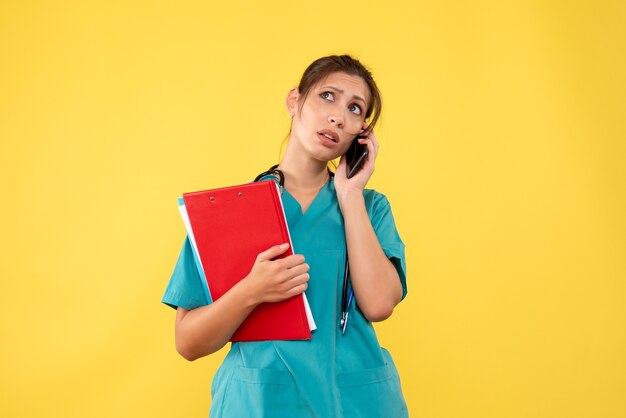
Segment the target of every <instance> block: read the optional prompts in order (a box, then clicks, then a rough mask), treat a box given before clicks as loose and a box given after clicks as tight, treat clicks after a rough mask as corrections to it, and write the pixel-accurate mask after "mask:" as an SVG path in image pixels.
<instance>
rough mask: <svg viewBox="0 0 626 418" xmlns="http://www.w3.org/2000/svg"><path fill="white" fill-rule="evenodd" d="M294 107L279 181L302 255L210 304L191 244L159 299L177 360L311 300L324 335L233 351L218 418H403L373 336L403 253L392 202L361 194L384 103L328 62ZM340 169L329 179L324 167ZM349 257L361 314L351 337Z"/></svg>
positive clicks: (350, 68) (349, 66)
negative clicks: (253, 318)
mask: <svg viewBox="0 0 626 418" xmlns="http://www.w3.org/2000/svg"><path fill="white" fill-rule="evenodd" d="M286 107H287V111H288V112H289V114H290V116H291V118H292V125H291V131H290V133H289V142H288V144H287V148H286V151H285V155H284V157H283V159H282V160H281V161H280V164H279V166H278V169H279V170H281V171H282V172H283V173H284V177H285V189H284V191H283V195H282V200H283V205H284V208H285V215H286V218H287V223H288V226H289V230H290V233H291V238H292V242H293V246H294V252H297V254H294V255H291V256H289V257H286V258H283V259H279V260H275V258H276V257H277V256H279V255H281V254H282V253H284V252H285V251H286V250H287V247H288V245H286V244H285V245H282V246H276V247H273V248H269V249H268V250H267V251H265V252H262V253H261V254H259V255H258V257H257V260H256V262H255V264H254V266H253V267H252V270H251V271H250V274H249V275H248V276H247V277H245V278H244V279H243V280H241V281H240V282H239V283H238V284H237V285H235V286H234V287H233V288H232V289H231V290H230V291H228V292H227V293H226V294H225V295H224V296H222V297H221V298H220V299H218V300H216V301H215V302H213V303H211V302H210V301H207V300H206V298H205V296H204V292H203V290H202V283H201V282H200V277H199V275H198V273H197V270H196V267H195V264H194V260H193V253H192V250H191V247H190V244H189V241H188V240H186V241H185V244H184V245H183V249H182V252H181V254H180V257H179V260H178V263H177V265H176V267H175V270H174V273H173V274H172V277H171V279H170V283H169V285H168V287H167V290H166V292H165V295H164V297H163V302H164V303H166V304H168V305H170V306H172V307H175V308H177V312H176V332H175V333H176V348H177V350H178V352H179V353H180V354H181V355H182V356H183V357H185V358H186V359H188V360H194V359H197V358H200V357H203V356H206V355H208V354H211V353H213V352H215V351H217V350H219V349H220V348H221V347H223V346H224V345H225V344H226V343H227V342H228V340H229V338H230V337H231V335H232V334H233V333H234V331H235V330H236V329H237V327H238V326H239V325H240V324H241V323H242V322H243V320H244V319H245V318H246V317H247V316H248V314H249V313H250V312H251V311H252V310H253V309H254V308H255V307H256V306H257V305H259V304H260V303H265V302H276V301H280V300H283V299H286V298H289V297H292V296H294V295H298V294H300V293H302V292H304V291H305V290H306V294H307V299H308V301H309V303H310V305H311V310H312V313H313V316H314V318H315V322H316V324H317V330H315V331H313V332H312V339H311V340H299V341H261V342H241V343H233V344H232V345H231V348H230V352H229V353H228V355H227V356H226V358H225V360H224V362H223V364H222V365H221V367H220V368H219V370H218V372H217V373H216V375H215V378H214V381H213V385H212V389H211V392H212V399H213V401H212V405H211V412H210V416H211V417H289V418H305V417H320V418H330V417H391V418H396V417H405V416H407V415H408V413H407V409H406V404H405V402H404V398H403V396H402V391H401V389H400V381H399V378H398V374H397V371H396V368H395V366H394V364H393V361H392V359H391V357H390V355H389V353H388V352H387V351H386V350H385V349H383V348H381V347H380V346H379V344H378V341H377V339H376V334H375V332H374V328H373V327H372V324H371V322H375V321H382V320H384V319H386V318H388V317H389V316H390V315H391V313H392V311H393V309H394V307H395V306H396V305H397V304H398V303H399V302H400V301H401V300H402V299H403V298H404V296H405V295H406V279H405V260H404V244H403V243H402V241H401V240H400V237H399V235H398V232H397V230H396V227H395V224H394V220H393V215H392V213H391V209H390V206H389V202H388V201H387V199H386V198H385V196H383V195H382V194H379V193H377V192H375V191H373V190H366V189H365V186H366V184H367V182H368V180H369V178H370V177H371V175H372V173H373V172H374V163H375V160H376V155H377V153H378V141H377V140H376V136H375V135H374V132H373V127H374V125H375V123H376V121H377V120H378V117H379V114H380V109H381V101H380V93H379V91H378V88H377V86H376V84H375V82H374V80H373V79H372V76H371V74H370V72H369V71H368V70H367V69H366V68H365V67H363V65H362V64H361V63H360V62H359V61H357V60H356V59H354V58H352V57H350V56H347V55H343V56H328V57H324V58H320V59H318V60H316V61H315V62H313V63H312V64H311V65H310V66H309V67H308V68H307V70H306V71H305V72H304V75H303V77H302V80H301V81H300V84H299V86H298V88H294V89H292V90H291V91H290V92H289V93H288V95H287V99H286ZM357 135H360V136H361V138H360V139H358V141H359V142H360V143H361V144H364V145H365V146H367V149H368V152H369V153H368V156H367V157H366V160H365V162H364V164H363V165H362V167H361V169H360V170H359V171H358V172H357V173H356V174H355V175H354V176H352V177H351V178H348V176H347V174H346V161H345V156H344V154H345V153H346V151H347V150H348V147H349V146H350V144H351V143H352V141H353V140H354V139H355V137H356V136H357ZM339 157H341V159H340V163H339V165H338V167H337V170H336V173H334V176H333V174H332V172H330V170H329V169H328V164H329V162H331V161H332V160H335V159H336V158H339ZM267 178H271V177H267ZM346 249H347V251H346ZM346 252H347V257H348V260H349V272H350V280H351V286H352V288H353V291H354V300H355V301H356V303H351V304H350V306H349V307H348V310H349V322H348V325H347V328H346V330H345V334H344V333H342V329H341V328H340V327H339V320H340V317H341V316H342V289H343V277H344V271H345V270H344V268H345V263H346Z"/></svg>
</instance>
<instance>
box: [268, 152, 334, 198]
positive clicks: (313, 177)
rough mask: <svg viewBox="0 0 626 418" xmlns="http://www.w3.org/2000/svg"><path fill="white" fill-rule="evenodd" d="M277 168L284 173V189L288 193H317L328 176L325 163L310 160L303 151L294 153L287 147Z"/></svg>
mask: <svg viewBox="0 0 626 418" xmlns="http://www.w3.org/2000/svg"><path fill="white" fill-rule="evenodd" d="M290 148H291V149H290ZM290 151H291V152H290ZM278 168H279V169H280V170H282V171H283V173H285V187H286V188H287V190H290V191H291V190H301V191H317V190H319V189H320V188H322V186H324V184H326V183H327V182H328V178H329V176H330V175H329V174H328V169H327V164H326V162H324V161H319V160H316V159H314V158H311V157H310V156H308V155H307V154H306V153H305V152H303V151H301V152H294V149H293V147H289V146H288V147H287V150H286V152H285V155H284V157H283V159H282V160H281V162H280V164H279V165H278Z"/></svg>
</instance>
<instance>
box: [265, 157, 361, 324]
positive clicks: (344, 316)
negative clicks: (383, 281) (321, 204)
mask: <svg viewBox="0 0 626 418" xmlns="http://www.w3.org/2000/svg"><path fill="white" fill-rule="evenodd" d="M328 174H330V176H331V177H334V176H335V173H333V172H332V171H330V170H328ZM265 176H274V177H276V178H278V186H279V188H280V194H281V195H282V194H283V190H284V189H285V174H284V173H283V172H282V170H279V169H278V164H276V165H273V166H271V167H270V169H269V170H267V171H264V172H262V173H261V174H259V175H258V176H256V177H255V179H254V181H255V182H256V181H259V180H261V179H262V178H263V177H265ZM349 271H350V267H349V264H348V248H347V247H346V265H345V267H344V273H343V290H342V292H341V318H340V319H339V328H341V335H344V334H345V333H346V327H347V326H348V313H349V312H348V309H349V308H350V305H351V304H352V301H353V300H354V291H353V290H352V286H350V277H349V276H350V274H349Z"/></svg>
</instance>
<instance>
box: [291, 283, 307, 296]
mask: <svg viewBox="0 0 626 418" xmlns="http://www.w3.org/2000/svg"><path fill="white" fill-rule="evenodd" d="M308 287H309V285H308V284H307V283H302V284H299V285H297V286H294V287H292V288H291V289H289V290H288V291H287V294H288V295H289V296H290V297H291V296H297V295H299V294H300V293H303V292H304V291H305V290H307V288H308Z"/></svg>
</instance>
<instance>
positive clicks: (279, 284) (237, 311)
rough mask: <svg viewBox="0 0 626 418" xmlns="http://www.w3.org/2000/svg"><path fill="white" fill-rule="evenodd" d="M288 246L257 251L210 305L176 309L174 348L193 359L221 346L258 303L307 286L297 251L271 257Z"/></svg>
mask: <svg viewBox="0 0 626 418" xmlns="http://www.w3.org/2000/svg"><path fill="white" fill-rule="evenodd" d="M287 248H289V245H288V244H283V245H282V246H278V245H277V246H275V247H272V248H270V249H269V250H267V251H264V252H262V253H260V254H259V255H258V256H257V259H256V261H255V263H254V266H253V267H252V270H251V271H250V274H249V275H248V276H246V278H244V279H243V280H241V281H240V282H238V283H237V284H236V285H235V286H233V287H232V288H231V289H230V290H229V291H228V292H226V293H225V294H224V295H223V296H222V297H221V298H219V299H218V300H216V301H214V302H213V303H211V304H210V305H206V306H202V307H199V308H196V309H192V310H187V309H184V308H181V307H179V308H178V309H177V311H176V332H175V334H176V350H177V351H178V352H179V353H180V355H182V356H183V357H184V358H185V359H187V360H189V361H193V360H195V359H198V358H200V357H204V356H206V355H208V354H211V353H214V352H216V351H217V350H219V349H220V348H222V347H223V346H224V345H225V344H226V343H227V342H228V340H229V339H230V337H231V336H232V335H233V334H234V332H235V331H236V330H237V328H238V327H239V325H241V323H242V322H243V321H244V320H245V319H246V318H247V317H248V315H249V314H250V312H252V310H253V309H254V308H255V307H256V306H258V305H259V304H261V303H264V302H278V301H281V300H284V299H288V298H290V297H292V296H295V295H299V294H300V293H302V292H304V291H305V290H306V288H307V281H308V280H309V274H308V271H309V266H308V264H306V263H305V262H304V256H302V255H300V254H294V255H290V256H289V257H285V258H283V259H279V260H273V259H274V258H276V257H278V256H279V255H281V254H283V253H284V252H285V251H287Z"/></svg>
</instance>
